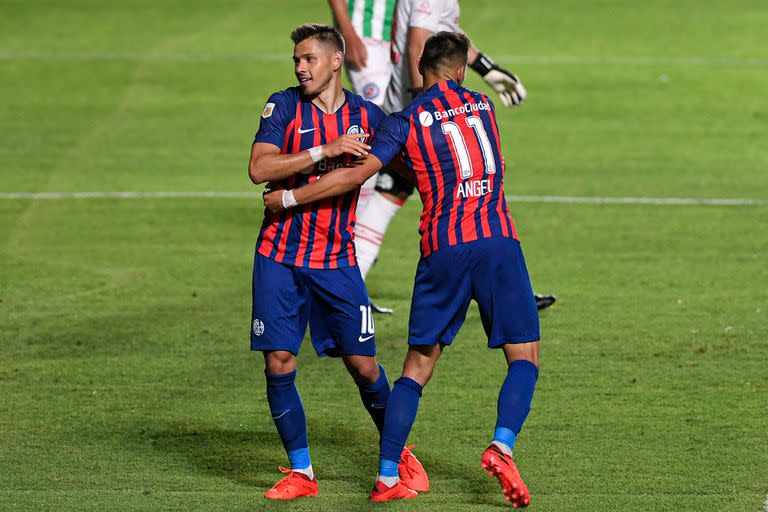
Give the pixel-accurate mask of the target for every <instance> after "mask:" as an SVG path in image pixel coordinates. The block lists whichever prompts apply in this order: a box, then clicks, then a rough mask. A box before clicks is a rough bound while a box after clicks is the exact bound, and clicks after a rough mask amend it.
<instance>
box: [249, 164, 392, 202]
mask: <svg viewBox="0 0 768 512" xmlns="http://www.w3.org/2000/svg"><path fill="white" fill-rule="evenodd" d="M382 167H383V164H382V163H381V160H379V159H378V158H377V157H376V156H374V155H370V154H369V155H367V156H366V157H365V159H363V160H361V161H360V162H358V163H356V164H355V165H354V166H352V167H339V168H338V169H334V170H333V171H331V172H329V173H328V174H324V175H323V177H322V179H319V180H317V181H314V182H312V183H310V184H308V185H305V186H303V187H301V188H298V189H296V190H275V191H267V192H265V193H264V206H266V207H267V209H269V210H270V211H272V212H279V211H281V210H286V209H288V208H292V207H294V206H298V205H300V204H307V203H312V202H315V201H319V200H321V199H326V198H328V197H334V196H338V195H341V194H345V193H347V192H349V191H350V190H353V189H355V188H358V187H359V186H360V185H362V184H363V183H365V181H366V180H367V179H368V178H370V177H371V176H373V175H374V174H376V173H377V172H378V171H380V170H381V168H382Z"/></svg>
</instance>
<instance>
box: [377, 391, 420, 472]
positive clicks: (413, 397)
mask: <svg viewBox="0 0 768 512" xmlns="http://www.w3.org/2000/svg"><path fill="white" fill-rule="evenodd" d="M421 391H422V388H421V385H420V384H419V383H418V382H416V381H415V380H413V379H410V378H408V377H400V378H399V379H397V380H396V381H395V386H394V387H393V388H392V394H391V395H390V397H389V403H388V404H387V412H386V414H385V415H384V430H383V431H382V433H381V455H380V458H379V474H380V475H381V476H385V477H386V476H397V464H398V463H399V462H400V454H401V453H402V452H403V446H405V442H406V441H407V440H408V434H410V433H411V427H412V426H413V422H414V421H416V411H418V409H419V399H420V398H421ZM392 464H394V468H395V469H394V474H391V473H392V472H393V470H392Z"/></svg>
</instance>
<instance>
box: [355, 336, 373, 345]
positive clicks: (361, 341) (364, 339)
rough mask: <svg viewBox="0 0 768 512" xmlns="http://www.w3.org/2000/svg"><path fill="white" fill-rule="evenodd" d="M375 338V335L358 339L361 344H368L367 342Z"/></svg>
mask: <svg viewBox="0 0 768 512" xmlns="http://www.w3.org/2000/svg"><path fill="white" fill-rule="evenodd" d="M373 336H374V335H373V334H371V335H370V336H366V337H365V338H363V337H362V336H360V337H358V338H357V341H359V342H360V343H365V342H366V341H368V340H369V339H371V338H373Z"/></svg>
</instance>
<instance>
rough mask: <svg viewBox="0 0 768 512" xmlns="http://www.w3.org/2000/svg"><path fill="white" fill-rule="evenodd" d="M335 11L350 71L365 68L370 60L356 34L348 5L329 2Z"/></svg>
mask: <svg viewBox="0 0 768 512" xmlns="http://www.w3.org/2000/svg"><path fill="white" fill-rule="evenodd" d="M328 4H329V5H330V6H331V11H333V17H334V19H335V20H336V25H337V26H338V27H339V32H341V35H342V36H344V41H345V42H346V51H345V55H344V57H345V60H346V62H347V66H348V67H349V69H351V70H353V71H357V70H359V69H362V68H364V67H365V64H366V62H367V60H368V51H367V50H366V48H365V44H364V43H363V41H362V39H360V36H359V35H358V34H357V32H355V27H354V26H353V25H352V19H351V18H350V17H349V10H348V8H347V3H346V2H345V1H344V0H328Z"/></svg>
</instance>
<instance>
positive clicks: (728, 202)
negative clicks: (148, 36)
mask: <svg viewBox="0 0 768 512" xmlns="http://www.w3.org/2000/svg"><path fill="white" fill-rule="evenodd" d="M260 197H261V193H260V192H218V191H200V192H192V191H189V192H181V191H177V192H173V191H167V192H140V191H126V192H9V193H0V200H5V201H10V200H24V199H31V200H36V199H42V200H60V199H207V198H210V199H227V198H250V199H258V198H260ZM506 198H507V200H509V201H512V202H515V203H561V204H650V205H671V206H768V199H749V198H734V199H728V198H693V197H583V196H518V195H507V196H506Z"/></svg>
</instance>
